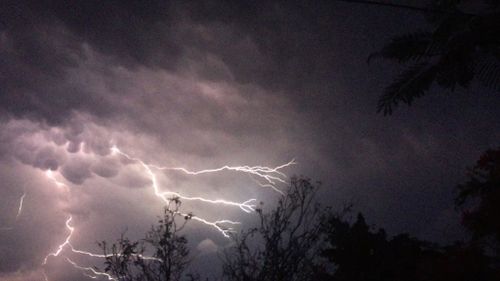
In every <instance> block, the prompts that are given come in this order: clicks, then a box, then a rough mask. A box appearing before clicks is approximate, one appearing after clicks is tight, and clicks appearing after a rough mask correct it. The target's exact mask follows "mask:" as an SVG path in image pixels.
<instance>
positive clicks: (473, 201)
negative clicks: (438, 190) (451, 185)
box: [456, 149, 500, 253]
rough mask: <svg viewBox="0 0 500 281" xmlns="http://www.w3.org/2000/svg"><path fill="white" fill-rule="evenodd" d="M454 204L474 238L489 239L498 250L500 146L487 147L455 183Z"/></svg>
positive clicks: (499, 232)
mask: <svg viewBox="0 0 500 281" xmlns="http://www.w3.org/2000/svg"><path fill="white" fill-rule="evenodd" d="M456 204H457V206H459V207H460V208H462V209H463V224H464V226H465V227H466V228H467V229H468V230H470V231H471V232H472V234H473V239H474V240H476V241H477V240H482V241H484V242H492V243H493V247H495V248H496V250H497V251H498V253H500V149H496V150H488V151H486V152H485V153H484V154H483V155H482V156H481V157H480V159H479V160H478V161H477V163H476V165H475V166H474V167H473V168H472V169H470V170H469V179H468V181H467V182H466V183H465V184H461V185H459V186H458V195H457V198H456Z"/></svg>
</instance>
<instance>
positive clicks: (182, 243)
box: [99, 198, 195, 281]
mask: <svg viewBox="0 0 500 281" xmlns="http://www.w3.org/2000/svg"><path fill="white" fill-rule="evenodd" d="M180 204H181V202H180V201H179V199H178V198H172V199H171V200H170V202H169V204H168V205H167V206H166V207H165V209H164V213H163V216H162V217H161V218H160V220H159V221H158V224H157V225H155V226H152V228H151V230H150V231H149V232H148V233H147V234H146V237H145V238H144V239H143V240H140V241H131V240H129V239H128V238H126V237H124V236H123V235H122V237H120V239H118V241H117V243H115V244H112V245H111V247H108V245H107V243H106V242H105V241H104V242H101V243H99V246H100V247H101V248H102V249H103V251H104V255H106V260H105V266H106V267H105V269H104V270H105V272H107V273H109V274H111V275H112V276H114V277H115V278H116V279H117V280H120V281H121V280H123V281H178V280H182V278H189V279H190V280H194V279H195V276H194V275H186V274H185V271H186V267H187V265H188V264H189V249H188V247H187V239H186V238H185V237H184V236H183V235H180V234H179V232H180V231H181V230H182V228H183V227H184V226H185V225H186V223H187V221H188V220H189V219H190V215H188V216H183V217H182V222H181V223H179V222H178V220H179V218H180V216H179V213H178V209H179V207H180ZM148 255H149V256H148Z"/></svg>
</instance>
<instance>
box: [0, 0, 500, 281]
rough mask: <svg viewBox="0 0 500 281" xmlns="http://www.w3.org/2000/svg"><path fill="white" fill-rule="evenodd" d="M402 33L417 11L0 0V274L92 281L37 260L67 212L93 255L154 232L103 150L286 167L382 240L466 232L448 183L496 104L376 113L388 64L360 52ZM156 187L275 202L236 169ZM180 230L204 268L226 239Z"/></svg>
mask: <svg viewBox="0 0 500 281" xmlns="http://www.w3.org/2000/svg"><path fill="white" fill-rule="evenodd" d="M411 25H414V26H418V27H421V28H426V25H425V21H424V19H423V17H421V16H420V15H419V14H418V13H415V12H411V11H404V10H397V9H386V8H380V7H372V6H369V7H367V6H359V5H353V4H346V3H337V2H335V1H316V2H315V3H314V4H311V3H309V2H306V1H304V2H302V3H301V2H300V1H299V2H296V3H294V4H292V3H289V2H288V1H283V2H282V1H262V2H256V1H248V2H245V1H204V2H203V3H200V2H197V1H169V2H167V1H1V3H0V122H1V123H0V128H1V129H0V141H1V142H0V174H1V178H2V183H0V227H2V228H1V229H0V251H1V252H2V253H5V254H3V255H2V256H0V280H2V281H13V280H43V278H44V275H43V274H44V272H46V273H47V275H48V276H49V280H88V278H87V277H85V276H82V274H81V272H79V271H77V270H74V269H72V268H70V267H68V264H67V262H66V261H65V260H64V259H62V258H58V257H55V258H53V259H50V260H49V263H48V264H47V265H46V266H42V262H43V259H44V257H45V256H46V255H47V253H49V252H51V251H53V250H54V249H55V248H56V247H57V246H58V245H59V244H60V243H61V241H63V240H64V239H65V237H66V235H67V229H66V228H65V224H64V223H65V221H66V219H67V217H68V215H71V216H73V218H74V221H73V222H74V226H75V227H77V228H78V231H77V232H75V233H76V234H75V236H74V237H73V238H72V243H73V244H74V245H77V246H78V247H80V248H83V249H88V250H90V249H92V250H96V245H95V241H100V240H103V239H107V240H113V239H115V238H117V237H118V236H119V235H120V234H121V233H122V232H123V231H124V230H125V229H128V232H127V233H129V234H130V236H132V237H137V238H139V237H141V236H142V234H143V233H144V232H145V231H146V230H147V229H149V226H150V225H151V224H152V223H154V221H155V219H156V216H157V215H159V214H160V211H161V207H162V202H161V201H159V200H158V198H156V197H155V196H154V194H152V193H151V189H150V187H151V179H150V178H149V177H148V176H147V174H146V173H145V171H144V168H143V167H141V165H139V164H138V163H134V162H133V161H130V160H127V159H124V158H123V157H119V156H117V155H115V154H113V153H112V147H113V146H117V147H119V148H120V149H121V150H123V151H125V152H126V153H128V154H130V155H133V156H134V157H138V158H141V159H144V160H146V161H148V163H151V164H156V165H166V166H170V167H185V168H189V169H191V170H200V169H205V168H215V167H221V166H224V165H243V164H246V165H260V164H262V165H267V166H277V165H280V164H282V163H286V162H288V161H289V160H291V159H292V158H295V159H296V161H297V162H298V164H297V165H295V166H293V167H291V168H288V169H287V170H286V172H287V174H289V175H293V174H296V175H304V176H307V177H310V178H312V179H314V180H320V181H322V182H323V189H322V191H321V192H323V194H324V196H322V198H324V200H323V201H324V202H323V203H325V204H328V205H332V206H333V207H334V208H340V207H341V206H343V204H345V203H347V202H352V203H353V204H354V207H355V209H356V210H360V211H362V212H365V213H367V214H368V215H367V217H368V220H369V221H370V222H373V223H376V224H377V225H379V226H382V227H385V228H387V229H388V231H389V233H390V234H396V233H399V232H410V233H411V234H412V235H416V236H418V237H421V238H423V239H430V240H438V241H450V240H453V239H458V238H460V237H461V235H462V234H461V233H460V228H459V227H458V223H459V221H458V219H459V218H458V217H457V214H456V213H455V211H454V210H453V202H452V198H453V187H454V186H455V185H456V184H458V183H460V182H461V181H462V180H463V177H464V176H465V167H466V166H470V165H472V164H473V162H474V161H475V159H476V158H477V157H478V156H479V154H480V153H481V152H482V151H484V150H486V149H487V148H490V147H494V146H497V145H498V140H499V139H500V124H499V123H498V116H499V114H500V109H499V108H500V107H498V97H497V96H496V94H495V93H490V92H486V91H484V90H478V91H476V92H472V93H471V92H463V91H457V92H455V93H453V94H446V93H438V94H437V95H434V97H431V96H429V97H426V98H424V99H422V100H421V101H420V102H419V103H417V104H415V105H414V106H413V107H411V108H409V109H406V108H401V110H399V111H398V112H396V114H395V115H393V116H390V117H383V116H380V115H377V114H376V113H375V111H376V101H377V97H378V96H379V94H380V92H381V91H382V90H383V88H384V86H385V85H386V84H387V83H388V82H389V81H390V79H391V77H392V74H394V73H395V72H396V71H398V68H397V66H393V65H387V64H385V63H383V62H375V63H372V64H370V65H368V64H367V63H366V58H367V57H368V55H369V54H370V53H371V52H373V51H375V50H376V49H377V48H379V47H380V46H382V45H383V44H384V42H386V41H387V40H389V38H390V37H391V36H393V35H395V34H399V33H404V32H406V31H408V30H406V29H405V28H406V27H407V26H411ZM47 173H48V174H49V175H51V176H52V179H51V178H49V177H48V176H47ZM159 177H160V181H161V184H162V186H163V187H165V188H166V189H168V190H172V191H176V192H182V193H183V194H186V195H188V196H196V195H199V194H202V195H203V196H206V197H208V198H213V199H215V198H220V197H223V198H228V199H230V200H234V201H237V202H242V201H245V200H246V199H248V198H256V199H258V200H264V199H265V198H269V195H273V196H277V195H276V193H274V192H272V190H269V189H265V188H261V187H259V186H258V185H257V184H256V183H255V182H254V181H253V180H252V179H251V178H249V177H248V176H246V175H241V174H238V173H230V172H223V173H221V174H217V175H214V176H210V175H205V176H201V177H194V178H193V177H189V176H187V175H183V174H182V173H174V172H161V173H159ZM56 181H58V182H60V183H61V184H64V185H65V186H67V187H68V188H67V190H66V189H65V188H61V187H60V186H58V185H57V184H56ZM23 194H26V197H25V200H24V209H23V212H22V214H21V215H20V216H19V217H16V211H17V208H18V203H19V199H20V198H21V196H22V195H23ZM183 208H185V209H186V211H193V213H195V214H196V213H197V212H198V213H201V214H206V215H207V216H208V218H209V219H212V220H217V219H220V218H230V219H234V220H238V221H241V222H243V226H242V227H244V225H245V222H248V223H250V222H251V221H252V215H251V214H246V213H244V212H241V210H239V209H238V208H232V207H231V208H214V207H213V206H210V205H208V206H207V205H206V204H200V203H196V202H186V204H185V205H183ZM186 233H187V235H188V239H189V240H190V241H192V242H193V244H192V249H193V250H192V252H193V253H194V255H196V256H198V257H199V258H200V260H201V261H200V263H201V264H203V258H204V257H205V258H206V257H207V256H209V257H211V258H213V257H215V256H216V253H217V251H218V249H219V248H221V247H224V246H225V245H227V243H228V240H227V239H225V238H224V237H222V236H221V235H220V234H219V233H218V232H217V231H214V230H213V229H211V228H207V227H205V226H204V225H202V224H196V223H195V222H193V223H190V227H189V229H188V230H187V231H186ZM81 262H83V263H84V264H86V265H94V264H93V263H94V262H95V260H91V259H82V260H81ZM208 275H210V274H208Z"/></svg>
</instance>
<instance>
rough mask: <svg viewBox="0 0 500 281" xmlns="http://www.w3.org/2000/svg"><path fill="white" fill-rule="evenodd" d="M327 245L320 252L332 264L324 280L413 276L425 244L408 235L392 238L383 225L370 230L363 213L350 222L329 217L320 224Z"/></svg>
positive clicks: (388, 278) (390, 278)
mask: <svg viewBox="0 0 500 281" xmlns="http://www.w3.org/2000/svg"><path fill="white" fill-rule="evenodd" d="M323 227H324V229H325V232H326V233H327V235H328V238H327V241H328V246H327V247H325V249H324V250H323V253H322V255H323V256H324V257H326V258H327V259H328V260H329V261H330V262H331V263H333V264H334V265H335V270H334V272H333V274H331V276H330V278H323V279H325V280H339V281H344V280H345V281H362V280H380V281H382V280H386V281H390V280H416V277H415V276H416V267H417V264H418V262H419V259H420V258H421V257H422V254H423V253H424V249H425V247H427V244H426V243H424V242H422V241H419V240H417V239H415V238H410V237H409V236H408V235H404V234H402V235H398V236H395V237H394V238H392V239H391V240H388V239H387V235H386V233H385V231H384V230H383V229H379V230H378V231H377V232H372V231H371V230H370V227H369V226H368V225H367V224H366V222H365V219H364V217H363V215H361V214H358V217H357V220H356V221H355V222H354V223H353V224H352V225H351V224H350V223H349V222H348V221H346V220H343V219H342V218H341V217H337V216H334V217H331V218H330V219H329V220H328V221H326V222H325V223H324V225H323Z"/></svg>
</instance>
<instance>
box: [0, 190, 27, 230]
mask: <svg viewBox="0 0 500 281" xmlns="http://www.w3.org/2000/svg"><path fill="white" fill-rule="evenodd" d="M26 194H27V193H26V191H25V192H24V193H23V195H22V196H21V198H20V199H19V207H18V208H17V214H16V218H15V220H14V222H17V220H18V219H19V217H20V216H21V214H22V212H23V204H24V198H25V197H26ZM12 229H14V227H13V226H2V227H0V230H12Z"/></svg>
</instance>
